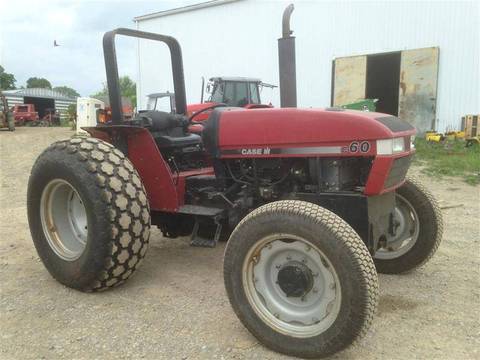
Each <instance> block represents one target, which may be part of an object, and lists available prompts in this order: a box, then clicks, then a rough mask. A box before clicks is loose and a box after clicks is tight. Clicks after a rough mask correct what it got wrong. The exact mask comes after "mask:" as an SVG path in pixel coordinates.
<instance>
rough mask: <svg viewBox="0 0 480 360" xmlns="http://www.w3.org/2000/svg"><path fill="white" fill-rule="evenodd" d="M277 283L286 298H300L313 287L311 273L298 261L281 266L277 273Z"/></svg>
mask: <svg viewBox="0 0 480 360" xmlns="http://www.w3.org/2000/svg"><path fill="white" fill-rule="evenodd" d="M277 281H278V286H280V288H281V289H282V291H283V292H284V293H285V295H286V296H287V297H302V296H304V295H305V294H307V293H308V292H309V291H310V290H311V289H312V287H313V275H312V271H311V270H310V269H309V268H308V267H307V266H305V265H304V264H302V263H301V262H298V261H293V262H291V263H287V264H286V265H285V266H283V267H282V268H281V269H280V271H279V272H278V278H277Z"/></svg>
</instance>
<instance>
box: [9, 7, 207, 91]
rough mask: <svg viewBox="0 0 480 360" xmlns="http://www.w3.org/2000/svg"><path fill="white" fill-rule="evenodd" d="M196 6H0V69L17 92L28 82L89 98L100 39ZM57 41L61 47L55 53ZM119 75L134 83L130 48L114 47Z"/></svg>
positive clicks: (96, 79) (101, 72) (125, 43)
mask: <svg viewBox="0 0 480 360" xmlns="http://www.w3.org/2000/svg"><path fill="white" fill-rule="evenodd" d="M198 2H201V0H185V1H183V0H178V1H173V0H170V1H144V0H139V1H135V0H101V1H98V0H95V1H93V0H0V64H1V65H2V66H3V67H4V68H5V71H7V72H9V73H13V74H14V75H15V78H16V79H17V83H16V85H17V87H20V86H21V85H25V82H26V80H27V79H28V78H29V77H33V76H36V77H44V78H46V79H48V80H49V81H50V82H51V83H52V85H53V86H63V85H65V86H69V87H72V88H74V89H75V90H77V91H78V92H79V93H80V94H81V95H82V96H88V95H91V94H93V93H95V92H97V91H98V90H100V89H101V87H102V82H104V81H105V66H104V62H103V51H102V36H103V34H104V33H105V32H106V31H108V30H111V29H114V28H117V27H130V28H134V26H135V24H134V22H133V18H134V17H135V16H139V15H145V14H148V13H152V12H157V11H161V10H167V9H171V8H176V7H180V6H185V5H188V4H192V3H198ZM54 40H56V41H57V43H58V44H60V46H58V47H54V46H53V42H54ZM117 55H118V57H119V68H120V69H119V72H120V75H124V74H126V75H129V76H130V77H132V78H133V79H134V80H135V78H136V62H135V55H136V54H135V42H134V40H131V39H122V40H121V41H119V42H118V46H117Z"/></svg>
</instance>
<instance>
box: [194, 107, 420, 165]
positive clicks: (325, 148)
mask: <svg viewBox="0 0 480 360" xmlns="http://www.w3.org/2000/svg"><path fill="white" fill-rule="evenodd" d="M414 134H415V128H414V127H413V126H412V125H410V124H409V123H407V122H406V121H403V120H400V119H398V118H397V117H394V116H392V115H388V114H382V113H375V112H365V111H354V110H343V109H337V108H326V109H297V108H283V109H275V108H274V109H252V110H244V109H240V108H221V109H216V110H215V111H213V112H212V114H211V115H210V118H209V120H208V122H207V124H206V126H205V129H204V131H203V135H202V137H203V141H204V145H205V147H206V149H207V151H209V152H210V153H212V155H214V156H216V157H234V156H238V155H242V156H252V157H255V156H258V155H275V154H276V155H278V156H284V154H290V155H299V156H305V155H312V156H315V155H318V154H322V156H325V155H326V156H329V155H330V156H338V155H353V156H359V155H361V156H365V155H369V154H370V155H376V154H377V151H376V146H377V141H376V140H381V139H393V138H399V137H404V138H405V142H407V139H408V150H410V136H411V135H414ZM362 144H363V147H362ZM404 150H405V151H407V145H405V147H404Z"/></svg>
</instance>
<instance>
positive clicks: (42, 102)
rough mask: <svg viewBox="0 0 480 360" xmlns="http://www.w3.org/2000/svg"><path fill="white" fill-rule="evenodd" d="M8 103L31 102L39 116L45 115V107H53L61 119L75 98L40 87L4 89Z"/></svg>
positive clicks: (12, 104) (65, 115) (74, 102)
mask: <svg viewBox="0 0 480 360" xmlns="http://www.w3.org/2000/svg"><path fill="white" fill-rule="evenodd" d="M3 94H4V95H5V97H6V98H7V101H8V105H9V106H14V105H17V104H33V105H35V110H36V111H37V112H38V115H39V116H40V118H42V117H43V115H45V110H46V109H51V108H54V109H55V110H57V111H58V112H59V113H60V117H61V118H62V119H64V118H66V117H67V109H68V106H69V105H72V104H73V105H76V104H77V99H76V98H71V97H68V96H65V95H63V94H61V93H59V92H57V91H53V90H50V89H41V88H29V89H17V90H5V91H3Z"/></svg>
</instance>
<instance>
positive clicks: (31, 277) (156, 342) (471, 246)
mask: <svg viewBox="0 0 480 360" xmlns="http://www.w3.org/2000/svg"><path fill="white" fill-rule="evenodd" d="M70 135H72V132H71V131H70V130H68V129H64V128H18V129H17V131H15V132H14V133H10V132H6V131H0V154H1V155H0V181H1V187H0V191H1V192H0V204H1V209H2V221H1V223H0V227H1V230H0V234H1V237H0V276H1V282H0V286H1V288H0V289H1V293H0V358H1V359H14V358H18V359H33V358H35V359H56V358H83V359H92V358H148V359H167V358H168V359H170V358H171V359H286V358H287V357H285V356H282V355H279V354H276V353H274V352H271V351H269V350H267V349H266V348H264V347H263V346H262V345H261V344H259V343H258V342H257V341H256V340H255V338H253V337H252V336H251V335H250V334H249V333H248V332H247V330H245V329H244V327H243V326H242V325H241V323H240V322H239V321H238V320H237V318H236V317H235V315H234V313H233V311H232V310H231V308H230V305H229V303H228V300H227V297H226V294H225V291H224V287H223V280H222V255H223V250H224V244H220V245H219V246H218V247H217V248H215V249H213V250H211V249H203V248H191V247H190V246H189V245H188V240H187V239H177V240H169V239H163V238H162V236H161V233H160V232H159V231H158V230H156V229H155V230H154V231H153V232H152V236H151V240H150V241H151V246H150V250H149V253H148V254H147V257H146V259H145V262H144V263H143V266H142V268H141V269H140V270H139V271H138V272H137V274H136V275H135V276H134V277H133V278H132V279H130V280H129V281H128V282H127V283H126V284H125V285H123V286H121V287H119V288H116V289H114V290H111V291H107V292H104V293H100V294H84V293H81V292H78V291H74V290H71V289H68V288H66V287H64V286H62V285H60V284H59V283H57V282H56V281H54V280H53V279H52V278H51V277H50V275H49V274H48V273H47V271H46V270H45V268H44V267H43V265H42V263H41V262H40V261H39V259H38V257H37V254H36V252H35V249H34V247H33V244H32V241H31V238H30V233H29V229H28V224H27V217H26V185H27V180H28V175H29V172H30V168H31V166H32V164H33V162H34V160H35V158H36V157H37V155H38V154H39V153H40V152H41V151H42V150H43V149H44V148H45V147H46V146H47V145H48V144H50V143H51V142H53V141H55V140H58V139H62V138H66V137H68V136H70ZM412 172H417V173H418V169H415V168H414V169H412ZM423 180H424V181H425V182H426V183H427V184H428V185H429V187H430V188H431V190H432V191H433V193H434V194H435V195H436V196H437V198H438V199H439V200H440V202H441V204H442V205H444V206H445V205H460V204H462V206H461V207H456V208H450V209H445V210H443V214H444V217H445V234H444V241H443V243H442V245H441V246H440V248H439V250H438V252H437V254H436V255H435V256H434V258H433V259H432V260H431V261H430V262H429V263H428V264H427V265H426V266H424V267H422V268H420V269H419V270H417V271H414V272H412V273H410V274H408V275H402V276H387V275H380V305H379V309H378V313H377V316H376V318H375V320H374V323H373V326H372V328H371V329H370V331H369V333H368V335H367V336H366V337H365V338H364V339H362V340H361V341H360V342H359V343H357V344H355V345H353V346H351V347H350V348H348V349H347V350H346V351H344V352H342V353H340V354H337V355H336V356H334V357H333V358H335V359H407V358H408V359H411V358H419V359H426V358H436V359H479V358H480V354H479V352H480V350H479V349H480V321H479V319H480V314H479V309H480V300H479V298H480V297H479V294H480V276H479V270H480V261H479V250H480V248H479V241H480V236H479V235H480V234H479V214H480V209H479V205H480V201H479V200H480V199H479V197H480V194H479V187H473V186H470V185H466V184H465V183H463V182H462V181H461V180H459V179H442V180H438V179H432V178H425V177H423Z"/></svg>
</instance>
